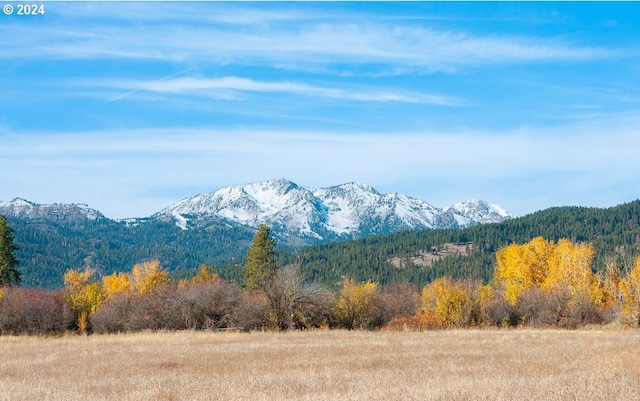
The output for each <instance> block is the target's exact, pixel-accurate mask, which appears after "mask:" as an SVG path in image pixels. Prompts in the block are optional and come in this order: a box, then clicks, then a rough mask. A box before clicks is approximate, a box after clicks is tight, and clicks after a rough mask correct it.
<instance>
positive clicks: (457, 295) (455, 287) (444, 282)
mask: <svg viewBox="0 0 640 401" xmlns="http://www.w3.org/2000/svg"><path fill="white" fill-rule="evenodd" d="M474 306H475V305H474V286H473V284H472V283H471V282H469V281H462V280H458V281H456V280H453V279H452V278H451V277H441V278H439V279H436V280H434V281H432V282H431V283H430V284H428V285H427V286H425V287H424V289H423V290H422V307H421V309H420V312H421V313H422V314H423V315H425V316H430V317H435V318H437V319H438V320H439V321H441V322H443V323H444V324H446V325H447V326H468V325H469V324H470V323H471V321H472V318H473V312H474Z"/></svg>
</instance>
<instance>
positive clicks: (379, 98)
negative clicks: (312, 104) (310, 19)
mask: <svg viewBox="0 0 640 401" xmlns="http://www.w3.org/2000/svg"><path fill="white" fill-rule="evenodd" d="M80 85H82V86H98V87H106V88H117V89H124V90H128V92H126V93H125V94H121V95H118V96H115V97H113V98H112V99H111V100H112V101H113V100H119V99H122V98H123V97H126V96H128V95H130V94H134V93H137V92H141V91H147V92H156V93H165V94H177V93H189V94H198V95H205V96H211V97H215V98H220V99H241V98H242V96H241V95H240V93H242V92H270V93H281V94H295V95H303V96H313V97H324V98H332V99H340V100H355V101H363V102H402V103H424V104H434V105H440V106H459V105H462V104H463V103H462V102H461V101H459V100H457V99H455V98H452V97H446V96H441V95H437V94H428V93H419V92H411V91H398V90H387V89H375V88H374V89H362V88H354V87H350V88H348V89H343V88H333V87H323V86H317V85H308V84H306V83H299V82H292V81H276V82H267V81H257V80H253V79H247V78H242V77H235V76H228V77H223V78H193V77H184V78H173V79H161V80H155V81H128V80H112V81H96V80H93V81H91V82H80Z"/></svg>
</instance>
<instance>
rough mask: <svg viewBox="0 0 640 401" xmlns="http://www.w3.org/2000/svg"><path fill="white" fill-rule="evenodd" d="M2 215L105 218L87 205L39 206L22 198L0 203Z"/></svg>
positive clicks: (61, 219) (71, 219) (57, 218)
mask: <svg viewBox="0 0 640 401" xmlns="http://www.w3.org/2000/svg"><path fill="white" fill-rule="evenodd" d="M0 214H2V215H5V216H13V217H20V218H25V219H30V220H50V221H82V220H97V219H99V218H104V216H103V215H102V213H100V212H98V211H97V210H95V209H91V208H90V207H89V206H87V205H85V204H82V203H80V204H77V203H71V204H66V203H51V204H38V203H33V202H29V201H28V200H25V199H22V198H15V199H13V200H11V201H8V202H0Z"/></svg>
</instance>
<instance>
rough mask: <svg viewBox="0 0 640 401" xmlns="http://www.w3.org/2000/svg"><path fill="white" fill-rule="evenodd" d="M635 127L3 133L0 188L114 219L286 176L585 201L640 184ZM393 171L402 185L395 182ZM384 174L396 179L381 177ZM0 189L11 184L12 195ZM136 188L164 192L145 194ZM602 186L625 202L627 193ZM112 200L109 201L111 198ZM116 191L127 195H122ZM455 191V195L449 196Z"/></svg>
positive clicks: (422, 192) (430, 191)
mask: <svg viewBox="0 0 640 401" xmlns="http://www.w3.org/2000/svg"><path fill="white" fill-rule="evenodd" d="M638 127H640V124H639V122H638V121H633V120H630V119H627V121H626V122H620V121H619V122H617V123H616V122H612V121H601V122H599V123H596V124H591V125H580V124H574V125H566V126H563V127H557V128H553V129H534V128H530V129H520V130H514V131H511V132H500V133H496V132H480V131H469V132H463V131H460V132H454V133H444V132H432V133H393V134H388V135H378V134H363V133H360V134H354V133H331V134H329V133H323V132H281V131H261V130H255V129H251V130H238V129H236V130H228V131H212V130H184V129H183V130H180V129H177V130H173V129H149V130H118V131H100V132H86V133H76V134H65V135H60V134H55V135H54V134H50V133H32V134H29V135H17V134H10V133H5V134H2V135H1V136H0V141H2V145H3V146H2V147H1V148H0V182H2V183H3V188H4V189H3V190H2V191H1V192H0V198H2V197H7V198H10V197H13V196H25V197H29V196H30V194H31V193H35V192H40V193H42V192H45V193H48V194H49V196H50V198H49V199H32V200H34V201H39V202H45V201H83V202H87V203H89V204H90V205H91V206H94V207H96V208H99V209H101V210H103V211H104V212H105V213H107V214H109V213H111V215H112V216H114V217H124V215H131V214H138V215H142V214H145V213H146V214H151V213H153V212H155V211H157V210H159V209H160V208H162V207H164V206H167V205H168V204H169V203H171V202H175V201H177V200H179V199H180V198H183V197H186V196H190V195H193V194H194V193H195V192H207V191H213V190H215V189H217V188H219V187H221V186H224V185H230V184H237V183H245V182H255V181H258V180H262V179H270V178H274V177H287V178H289V179H292V180H294V181H296V182H298V183H300V184H301V185H306V186H311V187H320V186H325V185H332V184H337V183H341V182H347V181H362V182H366V183H369V184H372V185H374V186H378V187H381V188H383V189H384V188H389V189H390V190H392V191H398V192H405V193H409V194H412V195H414V196H420V197H422V198H424V199H425V200H427V201H429V202H433V203H435V204H436V205H438V206H445V205H446V204H444V203H443V204H438V198H437V196H436V195H437V193H438V192H442V191H445V190H448V189H450V188H452V187H455V186H460V187H465V188H468V190H472V189H473V190H478V188H484V189H483V190H484V191H490V192H492V194H493V195H492V196H493V197H495V198H500V199H502V198H503V197H507V195H508V196H510V197H511V199H513V198H515V197H518V196H519V197H521V198H524V197H541V196H545V197H555V198H556V199H557V198H558V197H560V196H562V197H563V198H562V199H566V200H567V202H569V203H573V204H583V203H585V202H587V201H588V200H589V198H588V197H587V198H585V196H586V195H585V194H588V193H591V192H592V191H594V190H596V191H597V188H598V187H603V186H607V187H608V186H609V185H614V184H615V185H618V186H619V185H621V184H623V185H625V186H626V187H627V190H628V191H629V192H632V191H635V190H640V187H638V183H637V177H638V175H639V174H640V166H639V165H638V163H636V160H637V154H636V153H637V152H636V149H638V148H640V137H638V135H637V134H636V132H637V128H638ZM565 132H572V133H574V134H572V135H565V134H563V133H565ZM603 141H606V146H603V143H605V142H603ZM363 154H364V155H366V157H365V158H363V157H361V155H363ZM256 166H260V167H259V169H258V170H257V167H256ZM319 170H321V171H322V174H318V171H319ZM539 177H544V185H543V186H541V185H542V184H537V180H539V179H540V178H539ZM587 177H588V183H585V181H584V180H585V179H586V178H587ZM402 180H407V181H410V182H411V184H410V185H399V184H398V181H402ZM392 182H395V183H396V184H394V185H388V184H389V183H392ZM504 182H509V183H510V185H509V186H508V188H511V190H514V191H516V189H515V188H517V192H518V193H517V194H505V193H503V192H502V191H509V189H508V188H504V187H503V188H502V189H500V190H499V189H497V187H495V185H496V183H504ZM605 184H606V185H605ZM7 188H12V191H15V192H13V193H11V194H10V193H9V192H8V190H7ZM78 188H84V189H85V190H83V191H82V193H83V196H84V198H81V199H80V198H79V195H78V190H77V189H78ZM142 188H144V190H142ZM36 189H37V191H36ZM170 190H171V191H170ZM34 191H35V192H34ZM141 191H145V192H148V191H151V192H154V191H155V192H158V193H159V192H163V193H164V194H165V195H164V196H163V197H158V198H150V197H149V195H148V194H146V193H141ZM169 193H173V197H171V196H170V195H169ZM471 195H472V194H469V196H471ZM603 195H604V194H603ZM609 195H610V196H614V195H615V197H623V199H622V200H628V199H625V198H626V197H628V195H627V192H624V193H621V192H618V193H615V194H613V193H612V194H609ZM458 196H460V195H458ZM114 198H117V199H120V201H118V202H119V203H118V202H115V201H113V202H112V201H111V199H114ZM122 199H127V200H128V202H129V204H128V205H124V204H121V203H122ZM616 199H617V198H616ZM455 200H461V199H451V201H455ZM489 200H491V199H489ZM505 206H508V207H509V206H511V207H514V208H515V207H516V206H517V205H516V204H515V202H514V205H505ZM529 207H531V206H529ZM116 210H118V211H116ZM525 210H526V209H525ZM516 211H518V210H516ZM519 211H520V212H521V211H522V210H519ZM529 211H531V210H529ZM116 213H117V214H116ZM114 214H115V215H114Z"/></svg>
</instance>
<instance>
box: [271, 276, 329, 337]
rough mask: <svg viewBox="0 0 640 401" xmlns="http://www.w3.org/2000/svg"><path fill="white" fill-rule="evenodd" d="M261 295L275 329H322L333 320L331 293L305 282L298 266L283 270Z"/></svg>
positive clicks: (272, 326)
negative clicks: (263, 297) (330, 319)
mask: <svg viewBox="0 0 640 401" xmlns="http://www.w3.org/2000/svg"><path fill="white" fill-rule="evenodd" d="M262 292H263V294H264V296H265V299H266V306H267V313H268V316H269V326H270V327H271V328H272V329H278V330H288V329H307V328H312V327H319V326H321V325H323V324H326V323H327V321H328V320H329V318H330V315H331V308H332V305H333V299H332V296H331V294H329V293H328V292H327V291H325V290H323V289H322V288H320V287H318V286H317V285H314V284H310V283H307V282H305V280H304V277H303V275H302V273H301V271H300V266H299V265H290V266H286V267H284V268H282V269H280V270H279V271H278V273H277V275H276V276H275V277H274V278H273V279H272V280H268V281H267V282H265V284H264V286H263V289H262Z"/></svg>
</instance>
